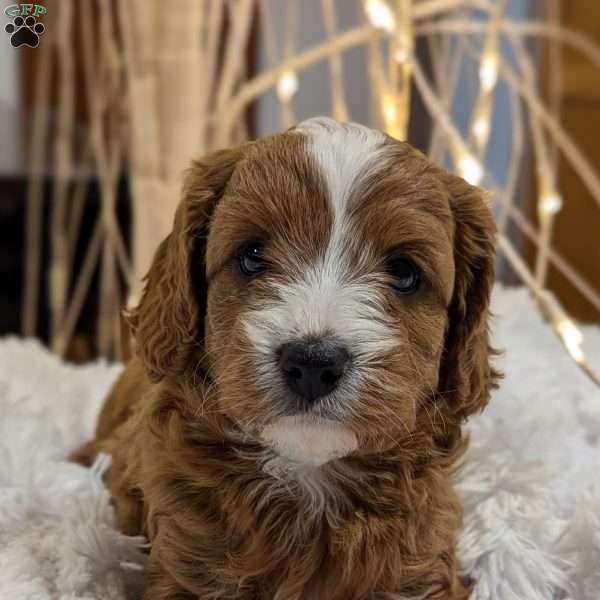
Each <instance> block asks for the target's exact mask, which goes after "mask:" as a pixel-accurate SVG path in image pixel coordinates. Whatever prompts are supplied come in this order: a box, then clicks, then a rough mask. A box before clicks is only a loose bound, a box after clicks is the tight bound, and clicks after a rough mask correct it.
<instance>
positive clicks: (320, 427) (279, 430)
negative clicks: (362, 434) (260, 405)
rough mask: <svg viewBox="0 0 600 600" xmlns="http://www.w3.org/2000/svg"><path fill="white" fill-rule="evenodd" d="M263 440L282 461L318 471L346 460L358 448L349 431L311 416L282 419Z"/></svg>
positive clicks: (262, 435) (268, 428)
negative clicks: (333, 463)
mask: <svg viewBox="0 0 600 600" xmlns="http://www.w3.org/2000/svg"><path fill="white" fill-rule="evenodd" d="M261 437H262V438H263V439H264V440H265V441H266V442H267V443H268V444H269V445H270V446H271V447H272V448H273V450H275V452H277V454H279V455H280V456H281V457H283V458H286V459H288V460H290V461H291V462H293V463H299V464H304V465H310V466H315V467H318V466H320V465H322V464H325V463H326V462H328V461H330V460H334V459H336V458H341V457H343V456H346V455H348V454H350V452H352V451H353V450H355V449H356V447H357V441H356V436H355V435H354V433H353V432H352V431H350V430H349V429H348V428H346V427H344V426H343V425H340V424H339V423H336V422H334V421H329V420H325V419H315V418H312V417H308V416H293V417H281V418H279V419H277V421H275V422H274V423H272V424H271V425H267V426H266V427H265V428H264V430H263V431H262V434H261Z"/></svg>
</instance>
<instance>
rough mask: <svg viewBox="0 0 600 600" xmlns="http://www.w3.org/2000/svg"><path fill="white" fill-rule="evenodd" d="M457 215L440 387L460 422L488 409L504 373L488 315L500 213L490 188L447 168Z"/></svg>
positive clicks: (454, 209) (455, 421) (446, 175)
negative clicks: (496, 364)
mask: <svg viewBox="0 0 600 600" xmlns="http://www.w3.org/2000/svg"><path fill="white" fill-rule="evenodd" d="M444 175H445V178H446V185H447V188H448V189H449V191H450V196H451V198H450V202H451V207H452V213H453V216H454V223H455V231H454V262H455V269H456V275H455V282H454V292H453V297H452V301H451V303H450V307H449V310H448V317H449V327H448V331H447V334H446V341H445V348H444V354H443V357H442V365H441V369H440V383H439V391H440V392H441V394H442V396H443V397H444V399H445V402H446V405H447V411H448V412H449V413H450V415H451V416H452V417H454V418H453V419H452V421H453V422H454V423H455V424H456V425H459V424H460V423H461V422H462V421H464V420H465V418H466V417H468V416H469V415H471V414H473V413H475V412H478V411H480V410H482V409H483V408H484V407H485V405H486V404H487V402H488V399H489V396H490V392H491V390H492V389H493V388H495V387H497V384H496V381H497V379H498V378H499V376H500V373H498V372H497V371H496V370H494V368H493V367H492V366H491V365H490V358H491V357H492V356H493V355H494V354H495V351H494V350H493V349H492V348H491V347H490V344H489V335H488V315H489V304H490V296H491V292H492V287H493V284H494V265H495V233H496V227H495V224H494V219H493V216H492V214H491V211H490V209H489V208H488V204H487V198H486V195H485V193H484V192H483V191H482V190H480V189H479V188H476V187H474V186H472V185H469V184H468V183H467V182H466V181H464V180H463V179H461V178H459V177H457V176H455V175H451V174H450V173H445V174H444Z"/></svg>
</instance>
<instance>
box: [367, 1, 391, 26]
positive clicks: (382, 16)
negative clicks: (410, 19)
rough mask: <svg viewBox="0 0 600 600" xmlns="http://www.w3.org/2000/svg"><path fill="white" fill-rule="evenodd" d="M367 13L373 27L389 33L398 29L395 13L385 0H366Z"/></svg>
mask: <svg viewBox="0 0 600 600" xmlns="http://www.w3.org/2000/svg"><path fill="white" fill-rule="evenodd" d="M365 12H366V13H367V18H368V19H369V21H371V25H373V27H376V28H377V29H383V31H387V33H391V32H392V31H394V29H395V28H396V19H394V13H393V12H392V9H391V8H390V7H389V5H388V3H387V2H384V1H383V0H366V2H365Z"/></svg>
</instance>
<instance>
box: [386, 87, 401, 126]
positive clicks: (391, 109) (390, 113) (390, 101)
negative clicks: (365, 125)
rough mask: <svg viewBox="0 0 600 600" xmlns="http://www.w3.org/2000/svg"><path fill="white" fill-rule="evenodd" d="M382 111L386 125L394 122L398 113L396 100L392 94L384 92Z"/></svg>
mask: <svg viewBox="0 0 600 600" xmlns="http://www.w3.org/2000/svg"><path fill="white" fill-rule="evenodd" d="M382 111H383V118H384V120H385V122H386V124H387V125H388V126H389V125H392V124H393V123H395V122H396V117H397V114H398V113H397V111H396V101H395V99H394V96H393V95H392V94H384V96H383V99H382Z"/></svg>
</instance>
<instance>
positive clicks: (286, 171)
mask: <svg viewBox="0 0 600 600" xmlns="http://www.w3.org/2000/svg"><path fill="white" fill-rule="evenodd" d="M493 280H494V224H493V220H492V216H491V214H490V211H489V209H488V207H487V205H486V198H485V196H484V194H483V193H482V191H481V190H479V189H478V188H476V187H473V186H472V185H469V184H468V183H466V182H465V181H464V180H463V179H461V178H460V177H457V176H456V175H452V174H450V173H448V172H446V171H444V170H443V169H441V168H439V167H437V166H435V165H433V164H432V163H430V162H429V160H428V159H427V158H425V157H424V156H423V155H422V154H420V153H419V152H417V151H416V150H414V149H412V148H411V147H410V146H409V145H408V144H406V143H402V142H398V141H396V140H394V139H392V138H390V137H388V136H387V135H385V134H383V133H380V132H378V131H375V130H372V129H368V128H366V127H363V126H361V125H357V124H342V123H338V122H336V121H333V120H331V119H325V118H318V119H311V120H309V121H306V122H304V123H302V124H300V125H298V126H297V127H296V128H294V129H292V130H290V131H287V132H286V133H282V134H278V135H274V136H271V137H267V138H264V139H259V140H257V141H254V142H249V143H246V144H243V145H241V146H240V147H238V148H232V149H230V150H223V151H219V152H216V153H214V154H212V155H210V156H208V157H206V158H204V159H202V160H200V161H198V162H195V163H194V164H193V166H192V167H191V169H190V170H189V172H188V175H187V179H186V182H185V184H184V189H183V198H182V200H181V204H180V205H179V207H178V210H177V213H176V216H175V222H174V225H173V231H172V233H171V234H170V235H169V236H168V237H167V238H166V239H165V240H164V241H163V242H162V243H161V244H160V246H159V248H158V250H157V252H156V256H155V258H154V262H153V264H152V266H151V268H150V271H149V273H148V276H147V280H146V286H145V290H144V293H143V296H142V298H141V301H140V302H139V305H138V306H137V307H136V308H135V309H134V310H132V311H131V314H130V315H129V322H130V325H131V329H132V332H133V334H134V338H135V344H136V358H134V359H132V360H131V361H130V362H129V364H128V365H127V367H126V369H125V371H124V373H123V375H122V376H121V378H120V380H119V381H118V382H117V384H116V385H115V387H114V389H113V391H112V393H111V395H110V397H109V399H108V401H107V403H106V405H105V407H104V410H103V412H102V415H101V417H100V422H99V425H98V430H97V436H96V439H95V440H94V441H92V442H90V443H89V444H88V445H87V446H86V447H84V448H83V449H82V450H81V452H80V453H79V454H78V455H77V457H76V458H78V459H79V460H80V461H82V462H85V461H86V460H88V461H89V460H90V459H91V457H92V456H93V455H94V454H95V453H97V452H100V451H103V452H108V453H109V454H111V455H112V457H113V464H112V467H111V468H110V470H109V472H108V473H107V476H106V481H107V485H108V486H109V488H110V491H111V492H112V495H113V499H114V505H115V508H116V513H117V517H118V520H119V524H120V527H121V528H122V530H123V531H124V532H126V533H128V534H140V533H142V534H144V535H146V536H147V537H148V539H149V541H150V542H151V550H150V556H149V562H148V566H147V572H146V587H145V592H144V598H145V599H147V600H162V599H169V600H173V599H179V600H183V599H192V598H194V599H195V598H198V599H201V600H401V599H402V600H409V599H411V600H412V599H415V600H416V599H425V598H427V599H439V600H442V599H443V600H458V599H461V598H466V597H467V596H468V589H467V588H466V587H464V586H463V585H462V584H461V583H460V582H459V579H458V576H457V559H456V548H455V547H456V538H457V530H458V528H459V526H460V524H461V507H460V503H459V500H458V498H457V495H456V493H455V491H454V489H453V485H452V478H453V475H454V472H455V470H456V468H457V463H458V462H459V459H460V457H461V455H462V454H463V452H464V449H465V445H466V441H465V438H464V437H463V435H462V433H461V426H462V425H463V423H464V421H465V419H466V418H467V417H468V416H469V415H472V414H473V413H476V412H478V411H480V410H481V409H482V408H483V407H484V406H485V404H486V403H487V401H488V397H489V394H490V390H491V388H493V387H494V386H495V380H496V378H497V373H496V372H495V371H494V370H493V368H492V367H491V366H490V363H489V358H490V355H491V354H492V352H491V350H490V347H489V345H488V329H487V319H488V304H489V299H490V291H491V288H492V283H493Z"/></svg>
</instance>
